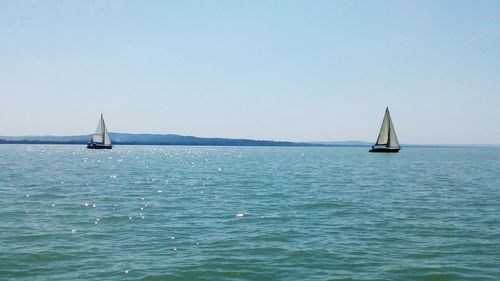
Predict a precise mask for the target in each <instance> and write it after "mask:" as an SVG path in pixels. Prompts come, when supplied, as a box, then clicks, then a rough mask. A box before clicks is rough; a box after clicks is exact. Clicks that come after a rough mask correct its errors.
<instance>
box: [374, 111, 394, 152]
mask: <svg viewBox="0 0 500 281" xmlns="http://www.w3.org/2000/svg"><path fill="white" fill-rule="evenodd" d="M390 118H391V117H390V115H389V109H386V110H385V115H384V121H382V126H381V127H380V132H379V133H378V138H377V143H375V145H387V143H388V141H389V126H390V123H391V122H390Z"/></svg>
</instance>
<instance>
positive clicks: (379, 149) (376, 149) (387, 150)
mask: <svg viewBox="0 0 500 281" xmlns="http://www.w3.org/2000/svg"><path fill="white" fill-rule="evenodd" d="M399 150H401V148H388V147H374V148H372V149H370V150H369V152H383V153H397V152H399Z"/></svg>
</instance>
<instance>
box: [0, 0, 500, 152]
mask: <svg viewBox="0 0 500 281" xmlns="http://www.w3.org/2000/svg"><path fill="white" fill-rule="evenodd" d="M0 38H1V39H0V40H1V41H0V135H35V134H51V135H72V134H87V133H92V132H93V131H94V130H95V127H96V125H97V121H98V118H99V114H100V113H101V112H103V113H104V117H105V119H106V122H107V125H108V127H109V130H110V131H113V132H132V133H176V134H184V135H197V136H218V137H237V138H240V137H242V138H254V139H274V140H292V141H311V140H315V141H328V140H366V141H374V140H375V139H376V137H377V134H378V130H379V128H380V124H381V122H382V117H383V114H384V110H385V107H386V106H389V107H390V110H391V115H392V117H393V122H394V125H395V127H396V132H397V134H398V138H399V139H400V142H401V143H419V144H425V143H466V144H467V143H492V144H500V1H441V0H438V1H0Z"/></svg>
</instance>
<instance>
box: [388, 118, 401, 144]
mask: <svg viewBox="0 0 500 281" xmlns="http://www.w3.org/2000/svg"><path fill="white" fill-rule="evenodd" d="M387 112H389V111H387ZM387 146H388V147H392V148H399V142H398V137H397V136H396V131H395V130H394V125H392V119H391V117H390V116H389V142H388V143H387Z"/></svg>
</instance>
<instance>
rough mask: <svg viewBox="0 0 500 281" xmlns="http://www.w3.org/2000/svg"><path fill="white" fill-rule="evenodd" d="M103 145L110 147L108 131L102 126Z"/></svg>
mask: <svg viewBox="0 0 500 281" xmlns="http://www.w3.org/2000/svg"><path fill="white" fill-rule="evenodd" d="M103 124H104V121H103ZM104 145H111V139H110V138H109V134H108V129H107V128H106V125H104Z"/></svg>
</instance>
